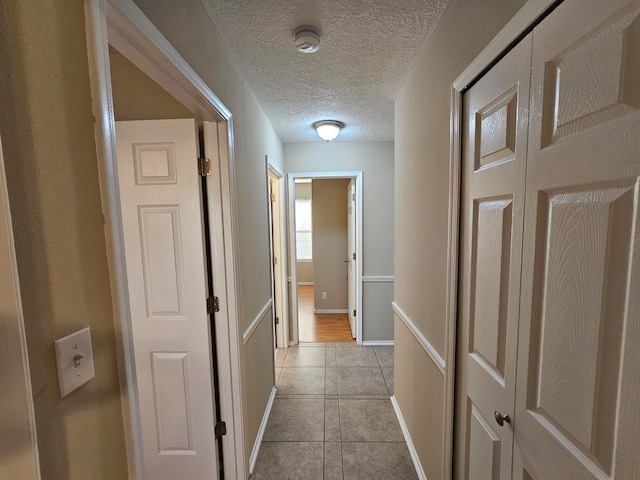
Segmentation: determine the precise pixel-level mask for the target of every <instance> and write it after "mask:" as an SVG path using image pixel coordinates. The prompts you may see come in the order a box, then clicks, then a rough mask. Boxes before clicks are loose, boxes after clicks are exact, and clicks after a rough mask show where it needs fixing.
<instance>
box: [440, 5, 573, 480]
mask: <svg viewBox="0 0 640 480" xmlns="http://www.w3.org/2000/svg"><path fill="white" fill-rule="evenodd" d="M560 3H562V0H529V1H528V2H527V3H525V5H524V6H523V7H522V8H521V9H520V10H519V11H518V13H516V14H515V15H514V16H513V18H512V19H511V20H510V21H509V22H508V23H507V24H506V25H505V26H504V28H503V29H502V30H500V32H498V34H497V35H496V36H495V37H494V38H493V40H491V42H489V44H488V45H487V46H486V47H485V48H484V50H482V52H480V54H479V55H478V56H477V57H476V58H475V59H474V60H473V61H472V62H471V63H470V64H469V66H468V67H467V68H466V69H465V70H464V71H463V72H462V73H461V74H460V76H458V78H457V79H456V80H455V81H454V82H453V84H452V85H451V97H450V117H449V120H450V126H451V128H450V148H449V205H448V225H447V235H448V237H447V281H446V312H445V321H446V333H445V340H446V344H445V369H444V372H445V395H444V412H445V415H444V418H443V421H444V452H443V462H442V465H443V467H442V468H443V472H442V476H443V478H447V479H450V478H452V474H453V440H454V428H455V423H454V415H455V412H454V406H455V398H456V397H455V395H456V392H455V383H456V372H457V366H456V343H457V338H458V336H457V327H458V321H459V318H458V300H459V298H458V272H459V268H460V266H459V262H458V259H459V248H460V245H459V238H460V195H461V170H462V169H461V165H462V123H461V122H462V118H463V117H462V95H463V94H464V92H465V91H467V90H468V89H469V88H471V86H472V85H473V84H474V83H475V82H476V81H477V80H478V79H479V78H480V77H482V76H483V75H484V74H485V73H486V72H488V71H489V70H490V69H491V68H492V67H493V66H494V65H495V64H496V63H498V62H499V61H500V60H501V59H502V58H503V57H504V56H505V55H506V54H507V53H508V52H509V51H510V50H511V49H512V48H513V47H514V46H515V45H516V44H517V43H518V42H519V41H520V40H521V39H522V38H523V37H524V36H526V35H527V34H528V33H529V32H530V31H531V30H532V29H533V27H534V26H535V25H537V24H538V23H539V22H540V21H542V19H544V18H545V17H546V16H547V15H549V13H551V11H552V10H553V9H555V8H556V7H557V6H558V5H559V4H560Z"/></svg>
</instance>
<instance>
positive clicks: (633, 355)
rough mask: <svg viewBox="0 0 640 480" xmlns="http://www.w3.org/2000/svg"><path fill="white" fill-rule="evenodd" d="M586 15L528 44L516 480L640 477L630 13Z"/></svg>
mask: <svg viewBox="0 0 640 480" xmlns="http://www.w3.org/2000/svg"><path fill="white" fill-rule="evenodd" d="M584 3H585V2H584V1H583V2H579V1H576V0H567V1H565V2H564V3H563V4H562V5H560V6H559V7H558V9H557V10H556V11H554V13H553V14H552V15H550V16H549V18H547V19H546V20H545V21H544V22H542V24H541V25H540V26H538V27H537V28H536V30H535V31H534V40H533V61H532V86H531V88H532V105H531V109H530V111H531V117H530V137H529V151H528V167H527V185H526V191H527V195H526V210H525V235H524V243H523V274H522V292H523V295H522V301H521V314H520V340H519V347H518V348H519V360H518V394H517V399H516V415H515V418H516V421H517V428H516V430H515V432H516V437H515V446H516V447H515V451H514V462H515V465H514V472H521V473H520V475H515V478H527V477H526V476H524V475H523V474H522V472H523V471H525V470H526V471H528V472H530V473H529V474H528V475H529V478H536V479H547V478H558V479H560V478H562V479H564V478H580V479H585V480H587V479H600V478H611V479H620V480H622V479H631V478H639V477H640V467H639V466H640V464H639V462H638V457H637V445H638V444H640V434H639V433H638V429H637V425H638V424H639V422H640V413H639V409H638V407H637V398H638V394H639V392H640V377H639V376H638V375H637V365H638V364H640V349H639V347H638V343H639V342H638V338H640V327H639V324H640V320H639V319H640V299H639V297H640V296H639V295H638V291H640V258H638V247H640V241H639V233H638V207H639V205H638V194H639V185H640V180H639V179H640V136H639V135H638V132H639V131H640V112H638V107H640V104H639V103H638V99H639V98H640V84H639V83H638V75H639V74H638V72H640V20H639V18H640V16H639V15H640V2H637V1H634V2H629V1H628V0H626V1H619V0H616V1H609V2H597V1H590V2H588V6H586V5H585V4H584ZM629 425H634V426H635V427H636V428H629Z"/></svg>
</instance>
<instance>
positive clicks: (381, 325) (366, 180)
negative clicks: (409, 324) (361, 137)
mask: <svg viewBox="0 0 640 480" xmlns="http://www.w3.org/2000/svg"><path fill="white" fill-rule="evenodd" d="M284 168H285V172H286V173H296V172H298V173H299V172H340V171H343V172H344V171H362V172H363V174H362V175H363V199H364V203H363V219H362V227H363V243H364V245H363V252H362V262H363V275H364V276H365V277H367V276H384V277H392V276H393V274H394V273H393V271H394V265H393V249H394V245H393V216H394V209H393V191H394V180H393V179H394V144H393V142H341V141H340V140H339V139H338V140H336V141H333V142H329V143H327V142H322V141H318V142H309V143H292V144H286V145H285V146H284ZM362 288H363V294H362V296H363V302H365V304H364V305H363V310H364V311H363V316H362V320H363V339H364V340H365V341H377V340H393V312H392V310H391V304H390V302H388V303H384V304H381V305H379V308H376V307H374V306H373V305H374V304H373V303H370V302H371V301H372V300H373V299H374V298H375V294H374V293H373V290H372V289H376V288H377V289H378V290H376V291H377V292H378V291H379V290H383V291H384V293H383V295H385V297H386V298H388V299H391V298H392V297H393V281H389V282H384V283H381V284H379V285H377V286H376V287H373V283H372V282H367V281H365V282H363V285H362Z"/></svg>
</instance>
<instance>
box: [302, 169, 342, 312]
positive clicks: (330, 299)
mask: <svg viewBox="0 0 640 480" xmlns="http://www.w3.org/2000/svg"><path fill="white" fill-rule="evenodd" d="M311 185H312V187H311V190H312V191H313V195H312V197H313V204H312V209H313V228H312V230H313V259H314V262H315V268H314V276H313V282H314V286H313V296H314V306H315V309H316V310H346V309H348V308H349V296H348V284H347V264H346V263H345V262H344V259H345V257H347V255H348V252H347V187H348V185H349V180H346V179H326V180H313V182H312V184H311ZM322 292H326V293H327V298H326V299H323V298H322Z"/></svg>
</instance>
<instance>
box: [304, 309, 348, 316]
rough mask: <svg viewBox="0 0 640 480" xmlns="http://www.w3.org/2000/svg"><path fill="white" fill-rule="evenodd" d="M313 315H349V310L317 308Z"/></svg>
mask: <svg viewBox="0 0 640 480" xmlns="http://www.w3.org/2000/svg"><path fill="white" fill-rule="evenodd" d="M313 313H315V314H316V315H322V314H323V313H349V309H348V308H325V309H322V308H315V309H314V310H313Z"/></svg>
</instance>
